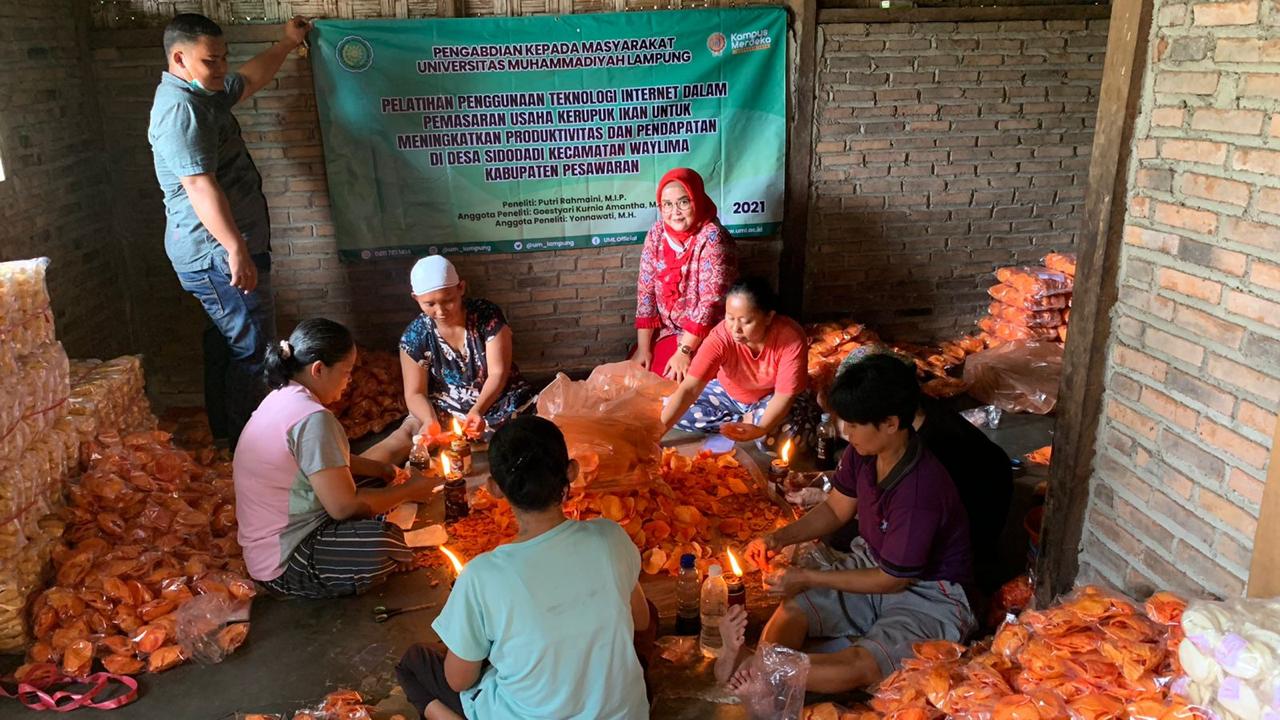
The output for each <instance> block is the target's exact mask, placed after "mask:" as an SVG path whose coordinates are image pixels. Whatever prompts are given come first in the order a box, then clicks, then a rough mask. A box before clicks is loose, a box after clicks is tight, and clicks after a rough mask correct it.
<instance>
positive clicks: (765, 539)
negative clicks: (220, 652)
mask: <svg viewBox="0 0 1280 720" xmlns="http://www.w3.org/2000/svg"><path fill="white" fill-rule="evenodd" d="M777 549H778V541H777V539H775V538H774V536H773V533H767V534H765V535H762V536H760V537H758V538H756V539H754V540H752V541H751V542H749V543H747V547H746V549H745V550H744V551H743V555H744V556H745V557H746V558H747V560H749V561H751V562H752V563H755V566H756V567H757V568H759V569H760V570H761V572H768V571H769V555H770V554H771V553H773V552H775V551H777Z"/></svg>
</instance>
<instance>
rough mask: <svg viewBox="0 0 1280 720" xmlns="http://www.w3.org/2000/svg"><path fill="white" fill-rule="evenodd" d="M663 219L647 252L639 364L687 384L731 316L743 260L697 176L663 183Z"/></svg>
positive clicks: (639, 295) (685, 174) (673, 176)
mask: <svg viewBox="0 0 1280 720" xmlns="http://www.w3.org/2000/svg"><path fill="white" fill-rule="evenodd" d="M658 212H659V213H660V216H659V218H658V221H657V222H655V223H654V224H653V227H652V228H650V230H649V234H648V235H647V236H645V239H644V250H643V251H642V252H641V253H640V273H639V275H637V277H636V352H635V355H634V356H633V358H632V359H633V360H634V361H635V362H637V363H639V364H640V365H641V366H642V367H645V368H647V369H649V370H652V371H653V372H655V373H657V374H658V375H663V376H666V377H669V378H671V379H672V380H675V381H676V382H680V381H682V380H684V376H685V373H686V372H688V370H689V363H690V362H691V361H692V359H693V354H694V353H695V352H696V351H697V349H698V347H699V346H700V345H701V344H702V342H703V340H705V339H706V337H707V334H708V333H710V332H711V329H712V328H713V327H715V325H716V323H718V322H720V320H721V318H723V317H724V295H725V290H727V289H728V288H729V285H731V284H733V281H734V279H736V278H737V275H738V261H737V258H736V256H735V253H734V246H733V238H732V237H730V235H729V231H728V230H725V229H724V227H723V226H722V225H720V221H719V220H718V219H717V217H716V204H715V202H714V201H712V199H711V198H710V197H709V196H708V195H707V193H706V191H705V190H704V189H703V187H702V176H701V175H699V174H698V173H696V172H694V171H693V170H690V169H689V168H676V169H674V170H672V171H670V172H668V173H667V174H666V175H664V176H662V180H661V181H659V182H658Z"/></svg>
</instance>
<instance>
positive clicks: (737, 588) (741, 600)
mask: <svg viewBox="0 0 1280 720" xmlns="http://www.w3.org/2000/svg"><path fill="white" fill-rule="evenodd" d="M724 552H725V554H726V555H728V556H729V568H730V569H732V570H733V574H732V575H726V576H725V578H724V582H725V585H727V586H728V587H729V607H733V606H734V605H741V606H742V607H743V608H745V607H746V606H747V587H746V585H744V584H743V582H742V566H741V565H739V564H738V558H737V557H736V556H734V554H733V550H730V549H728V548H725V551H724Z"/></svg>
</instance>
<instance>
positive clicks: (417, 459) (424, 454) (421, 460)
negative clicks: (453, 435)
mask: <svg viewBox="0 0 1280 720" xmlns="http://www.w3.org/2000/svg"><path fill="white" fill-rule="evenodd" d="M409 467H412V468H414V469H416V470H418V472H421V473H422V474H424V475H426V474H427V473H429V472H430V471H431V453H430V452H428V449H427V438H426V436H425V435H414V436H413V447H412V448H410V450H409Z"/></svg>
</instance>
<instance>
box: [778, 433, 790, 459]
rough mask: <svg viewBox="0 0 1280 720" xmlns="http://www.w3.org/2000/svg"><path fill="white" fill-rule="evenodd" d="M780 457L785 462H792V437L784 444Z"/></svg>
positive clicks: (779, 452)
mask: <svg viewBox="0 0 1280 720" xmlns="http://www.w3.org/2000/svg"><path fill="white" fill-rule="evenodd" d="M778 458H779V459H781V460H782V462H784V463H789V462H791V438H787V441H786V442H785V443H783V444H782V449H781V450H779V451H778Z"/></svg>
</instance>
